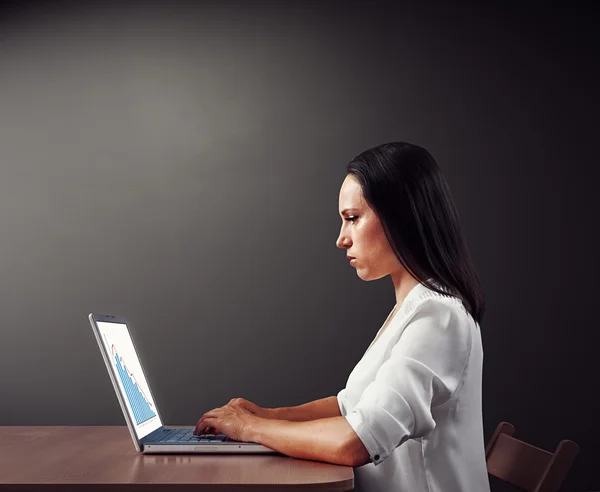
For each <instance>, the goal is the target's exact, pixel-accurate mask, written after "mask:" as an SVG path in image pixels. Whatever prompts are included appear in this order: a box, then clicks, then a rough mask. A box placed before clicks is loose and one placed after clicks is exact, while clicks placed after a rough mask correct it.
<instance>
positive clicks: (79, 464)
mask: <svg viewBox="0 0 600 492" xmlns="http://www.w3.org/2000/svg"><path fill="white" fill-rule="evenodd" d="M167 486H168V487H167ZM353 487H354V473H353V470H352V467H347V466H340V465H333V464H329V463H323V462H320V461H308V460H301V459H296V458H290V457H289V456H284V455H268V454H266V455H250V454H248V455H243V454H219V455H210V454H205V455H199V454H194V455H192V454H181V455H172V454H162V455H156V454H146V455H144V454H141V453H138V452H137V451H136V450H135V448H134V446H133V441H132V440H131V436H130V435H129V431H128V430H127V427H126V426H90V427H88V426H85V427H79V426H53V427H35V426H33V427H17V426H4V427H3V426H0V491H3V490H11V491H28V492H29V491H35V490H44V491H46V492H49V491H58V490H71V491H75V490H84V489H90V490H91V489H93V490H94V491H104V490H108V491H120V492H121V491H123V492H124V491H135V492H143V491H146V490H148V491H156V490H168V491H169V492H170V491H183V490H186V491H187V490H194V491H245V492H246V491H258V490H266V491H269V492H274V491H299V490H309V489H310V490H312V491H317V492H321V491H346V490H351V489H352V488H353Z"/></svg>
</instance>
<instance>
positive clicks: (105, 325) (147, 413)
mask: <svg viewBox="0 0 600 492" xmlns="http://www.w3.org/2000/svg"><path fill="white" fill-rule="evenodd" d="M96 324H97V326H98V330H99V331H100V337H101V339H102V343H103V345H104V349H105V350H106V353H107V354H108V358H109V360H110V362H111V369H112V371H113V375H114V377H115V380H116V381H117V384H118V386H119V390H120V391H121V396H122V397H123V401H125V406H126V407H127V412H128V413H129V417H130V419H131V422H132V423H133V426H134V428H135V433H136V434H137V437H138V439H142V438H143V437H145V436H147V435H148V434H150V433H151V432H153V431H154V430H156V429H158V428H159V427H161V426H162V423H161V421H160V418H159V416H158V411H157V409H156V405H155V403H154V400H153V399H152V395H151V394H150V389H149V387H148V383H147V381H146V377H145V376H144V373H143V372H142V367H141V366H140V362H139V359H138V356H137V353H136V352H135V348H134V346H133V343H132V342H131V337H130V335H129V330H128V329H127V325H126V324H124V323H110V322H106V321H97V322H96Z"/></svg>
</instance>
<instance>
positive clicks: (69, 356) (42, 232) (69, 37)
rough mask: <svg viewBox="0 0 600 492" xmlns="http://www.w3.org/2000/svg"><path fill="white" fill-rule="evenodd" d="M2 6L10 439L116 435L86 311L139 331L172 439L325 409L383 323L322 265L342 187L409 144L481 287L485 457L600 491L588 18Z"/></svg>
mask: <svg viewBox="0 0 600 492" xmlns="http://www.w3.org/2000/svg"><path fill="white" fill-rule="evenodd" d="M116 3H117V2H115V4H116ZM4 5H5V6H4V7H3V9H2V17H1V20H0V231H1V236H0V237H1V240H0V275H1V278H2V281H1V282H0V313H1V316H2V321H1V325H0V326H1V331H0V375H1V376H0V394H1V395H2V400H1V401H2V404H1V406H0V425H122V424H124V420H123V416H122V414H121V411H120V409H119V406H118V403H117V399H116V397H115V395H114V393H113V390H112V387H111V385H110V381H109V378H108V376H107V374H106V369H105V367H104V365H103V363H102V360H101V357H100V354H99V351H98V347H97V345H96V342H95V340H94V337H93V334H92V331H91V328H90V326H89V324H88V321H87V318H86V316H87V314H88V313H89V312H100V313H110V314H119V315H122V316H125V317H127V318H128V319H129V320H130V322H131V325H132V326H131V329H132V331H133V333H134V336H135V340H136V343H137V346H138V349H139V351H140V353H141V356H142V362H143V364H144V366H145V370H146V372H147V374H148V376H149V379H150V380H151V382H152V389H153V392H154V396H155V398H156V399H157V402H158V404H159V407H160V411H161V413H162V417H163V419H164V421H165V422H166V423H170V424H186V425H192V424H195V422H196V421H197V420H198V418H200V416H201V415H202V414H203V413H204V412H205V411H207V410H209V409H211V408H214V407H217V406H221V405H223V404H225V403H226V402H227V401H229V399H230V398H233V397H245V398H248V399H250V400H253V401H255V402H257V403H258V404H260V405H262V406H287V405H296V404H300V403H304V402H306V401H309V400H314V399H317V398H322V397H325V396H330V395H334V394H336V393H337V392H338V391H339V390H340V389H341V388H343V387H344V385H345V381H346V378H347V376H348V374H349V372H350V371H351V370H352V368H353V367H354V364H355V363H356V362H357V361H358V360H359V359H360V357H361V356H362V354H363V352H364V350H365V349H366V347H367V346H368V344H369V343H370V341H371V340H372V338H373V337H374V335H375V333H376V332H377V330H378V329H379V327H380V325H381V323H382V322H383V320H384V319H385V317H386V316H387V313H388V312H389V310H390V309H391V307H392V305H393V303H394V292H393V288H392V284H391V281H390V280H389V278H386V279H382V280H380V281H378V282H370V283H365V282H363V281H361V280H360V279H359V278H358V277H357V276H356V273H355V270H354V269H353V268H351V267H349V266H348V264H347V261H346V259H345V254H344V253H343V252H342V251H341V250H339V249H337V248H336V246H335V240H336V237H337V234H338V232H339V227H340V225H341V220H340V218H339V216H338V214H337V212H338V193H339V188H340V185H341V183H342V181H343V179H344V175H345V165H346V163H347V162H348V161H349V160H350V159H351V158H352V157H353V156H355V155H356V154H358V153H359V152H361V151H362V150H364V149H366V148H368V147H372V146H374V145H378V144H381V143H384V142H388V141H397V140H403V141H408V142H413V143H416V144H419V145H422V146H424V147H426V148H427V149H429V150H430V151H431V153H432V154H433V155H434V157H435V158H436V159H437V161H438V163H439V164H440V166H441V168H442V169H443V172H444V173H445V175H446V178H447V180H448V181H449V183H450V186H451V189H452V191H453V194H454V198H455V200H456V203H457V206H458V208H459V212H460V214H461V219H462V225H463V228H464V230H465V234H466V236H467V241H468V244H469V247H470V250H471V252H472V255H473V258H474V261H475V263H476V266H477V268H478V270H479V272H480V274H481V277H482V280H483V282H484V286H485V288H486V294H487V312H486V315H485V318H484V322H483V325H482V328H483V339H484V349H485V368H484V407H483V413H484V424H485V434H486V435H485V438H486V441H487V440H488V439H489V438H490V436H491V433H492V432H493V430H494V428H495V427H496V425H497V424H498V422H499V421H502V420H507V421H510V422H512V423H513V424H514V425H515V426H516V429H517V436H518V437H521V438H522V439H525V440H528V441H530V442H532V443H534V444H535V445H538V446H540V447H544V448H547V449H551V450H553V449H554V448H555V446H556V445H557V444H558V442H559V441H560V440H561V439H563V438H570V439H573V440H575V441H576V442H578V443H579V444H580V446H581V448H582V452H581V454H580V456H579V457H578V458H577V461H576V463H575V465H574V467H573V468H572V472H571V475H570V477H569V478H568V480H567V482H566V483H565V490H590V489H592V488H596V489H598V488H600V479H599V478H598V477H597V475H596V474H595V469H594V465H595V464H597V462H598V457H599V456H598V452H597V447H596V448H595V446H596V442H597V440H598V438H599V437H600V433H599V431H598V426H597V420H596V419H597V416H598V410H599V405H598V402H597V395H596V394H595V393H596V392H597V388H598V369H597V364H595V362H591V361H590V359H591V360H592V361H594V360H595V356H596V346H595V345H594V343H592V337H594V336H595V338H596V340H597V335H595V329H596V327H597V321H596V320H595V318H593V317H592V312H593V302H594V299H593V298H592V293H595V291H596V278H595V275H596V274H597V270H595V271H591V269H590V266H591V265H594V264H595V262H594V263H592V258H594V257H595V254H596V253H597V251H598V243H597V241H596V242H594V240H592V238H591V237H589V236H590V234H589V233H588V231H589V229H590V228H591V226H592V225H593V224H597V216H596V213H595V212H596V211H597V206H596V205H595V203H594V202H593V201H592V199H591V197H592V193H595V186H596V184H595V182H594V179H593V177H595V176H597V173H596V170H595V169H592V170H590V168H589V164H593V165H595V164H597V161H596V153H592V142H593V139H594V138H597V130H598V127H597V109H595V110H594V109H593V108H594V106H593V103H597V96H596V95H595V91H594V95H592V89H593V88H596V89H597V86H598V77H597V73H596V72H595V70H596V69H595V63H596V62H597V55H598V53H597V49H596V44H595V42H596V41H597V39H596V35H595V34H594V32H595V31H594V29H595V28H593V26H594V25H595V24H594V22H595V21H594V20H592V17H591V11H588V12H585V11H579V12H570V11H567V10H564V9H563V10H560V11H558V10H556V11H552V10H545V11H536V10H533V9H531V8H529V7H526V6H520V7H516V6H513V7H512V9H513V10H511V11H506V10H502V9H499V8H491V7H487V8H485V9H481V8H479V9H473V8H468V9H467V8H463V7H452V8H449V7H441V8H438V9H437V10H433V9H431V7H429V8H425V7H419V6H418V5H416V3H407V4H405V5H404V6H398V7H396V8H394V9H393V10H392V8H391V7H390V6H389V5H388V4H383V3H380V4H374V3H369V4H366V3H357V2H354V3H352V2H344V3H334V2H329V3H317V2H313V3H309V2H295V3H292V2H287V3H285V6H283V5H280V4H279V3H278V2H262V3H257V2H254V3H251V4H249V3H245V2H237V3H233V2H213V3H207V2H204V3H202V2H197V3H192V2H188V3H173V2H165V3H164V4H163V5H162V6H161V5H160V4H159V3H152V4H147V5H145V6H144V7H141V6H138V7H134V6H132V5H128V6H126V5H125V4H121V6H120V7H116V6H114V7H109V6H106V5H102V3H100V2H98V3H90V2H86V3H85V7H84V6H83V4H82V3H81V2H75V1H72V2H53V3H50V4H42V3H33V2H12V3H8V4H4ZM138 5H140V4H138ZM593 98H594V99H595V100H594V99H593ZM592 167H593V166H592ZM592 172H593V173H594V176H592V175H591V174H590V173H592ZM223 354H227V355H228V356H229V362H227V363H225V362H223V359H222V358H221V356H222V355H223ZM496 487H498V488H497V489H496V490H500V487H499V486H498V485H496ZM502 490H504V489H502Z"/></svg>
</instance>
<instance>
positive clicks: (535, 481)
mask: <svg viewBox="0 0 600 492" xmlns="http://www.w3.org/2000/svg"><path fill="white" fill-rule="evenodd" d="M514 432H515V428H514V426H513V425H511V424H509V423H508V422H500V424H498V427H497V428H496V431H495V432H494V434H493V436H492V438H491V439H490V442H489V443H488V445H487V447H486V449H485V459H486V462H487V471H488V473H489V474H490V475H493V476H495V477H498V478H500V479H501V480H505V481H506V482H508V483H511V484H512V485H516V486H517V487H520V488H521V489H523V490H526V491H527V492H556V491H557V490H558V489H559V487H560V485H561V484H562V482H563V480H564V478H565V477H566V476H567V472H568V471H569V468H571V465H572V464H573V460H574V459H575V456H577V453H579V446H577V444H575V443H574V442H573V441H569V440H563V441H561V442H560V443H559V445H558V447H557V448H556V451H554V453H550V452H548V451H545V450H544V449H540V448H536V447H535V446H532V445H531V444H528V443H526V442H523V441H519V440H518V439H515V438H514V437H512V435H513V433H514Z"/></svg>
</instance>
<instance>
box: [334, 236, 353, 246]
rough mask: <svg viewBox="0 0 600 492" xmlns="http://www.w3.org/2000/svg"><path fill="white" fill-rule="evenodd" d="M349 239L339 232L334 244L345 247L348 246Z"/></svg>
mask: <svg viewBox="0 0 600 492" xmlns="http://www.w3.org/2000/svg"><path fill="white" fill-rule="evenodd" d="M349 242H350V239H349V238H347V237H345V236H344V235H342V234H340V235H339V236H338V238H337V241H336V243H335V244H336V246H337V247H338V248H347V247H348V246H349Z"/></svg>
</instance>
